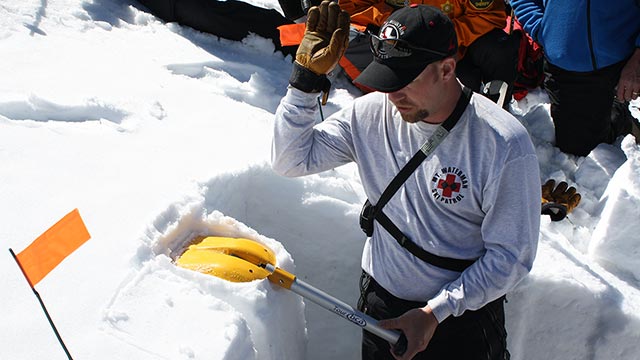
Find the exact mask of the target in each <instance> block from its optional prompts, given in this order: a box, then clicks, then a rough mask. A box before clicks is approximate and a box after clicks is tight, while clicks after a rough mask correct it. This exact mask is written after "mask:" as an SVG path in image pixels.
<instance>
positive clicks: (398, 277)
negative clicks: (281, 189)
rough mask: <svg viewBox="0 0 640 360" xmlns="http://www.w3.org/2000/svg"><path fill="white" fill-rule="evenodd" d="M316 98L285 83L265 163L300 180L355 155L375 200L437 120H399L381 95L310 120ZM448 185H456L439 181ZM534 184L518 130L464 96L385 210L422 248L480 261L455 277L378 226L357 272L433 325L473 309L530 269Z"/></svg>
mask: <svg viewBox="0 0 640 360" xmlns="http://www.w3.org/2000/svg"><path fill="white" fill-rule="evenodd" d="M316 97H317V94H307V93H304V92H301V91H299V90H297V89H294V88H290V89H289V90H288V92H287V94H286V96H285V97H284V98H283V99H282V101H281V103H280V106H279V107H278V110H277V112H276V119H275V126H274V137H273V148H272V167H273V169H274V170H275V171H276V172H278V173H280V174H282V175H285V176H302V175H307V174H313V173H318V172H321V171H325V170H328V169H332V168H334V167H336V166H339V165H343V164H346V163H348V162H351V161H355V162H356V163H357V165H358V171H359V175H360V178H361V181H362V185H363V187H364V191H365V193H366V195H367V197H368V198H369V200H370V201H371V203H373V204H375V203H376V202H377V201H378V199H379V198H380V195H381V194H382V192H383V191H384V189H385V188H386V187H387V185H388V184H389V182H390V181H391V180H392V179H393V178H394V177H395V176H396V174H397V173H398V172H399V171H400V169H402V167H403V166H404V165H405V164H406V163H407V162H408V161H409V159H410V158H411V157H412V156H413V155H414V154H415V153H416V152H417V151H418V149H419V148H420V147H421V146H422V145H423V143H424V142H425V141H426V140H427V139H428V138H429V136H430V135H431V134H432V133H433V131H434V130H435V128H436V127H437V125H432V124H428V123H424V122H419V123H415V124H410V123H407V122H405V121H403V120H402V118H401V116H400V114H399V113H398V111H397V110H396V108H395V106H394V105H393V104H392V103H391V102H390V101H389V100H388V99H387V96H386V95H385V94H382V93H371V94H367V95H365V96H362V97H360V98H357V99H356V100H355V101H354V103H353V104H352V105H351V106H349V107H347V108H344V109H342V110H341V111H339V112H337V113H335V114H333V115H332V116H331V117H329V118H328V119H326V120H325V121H324V122H321V123H317V124H316V121H315V119H317V111H318V105H317V103H316ZM454 183H456V184H458V185H459V186H457V187H451V186H446V185H447V184H454ZM540 189H541V185H540V174H539V165H538V160H537V157H536V154H535V149H534V147H533V144H532V143H531V139H530V138H529V134H528V133H527V131H526V129H525V128H524V127H523V126H522V125H521V124H520V123H519V122H518V121H517V120H516V119H515V118H513V117H512V116H511V115H510V114H508V113H507V112H505V111H503V110H502V109H500V108H499V107H498V106H496V105H495V104H494V103H492V102H491V101H489V100H488V99H486V98H484V97H482V96H480V95H477V94H474V95H473V96H472V98H471V101H470V103H469V106H468V107H467V109H466V110H465V112H464V113H463V114H462V116H461V118H460V120H459V121H458V123H457V125H456V126H455V127H454V128H453V130H452V131H451V133H450V134H449V136H448V137H447V138H446V139H445V140H444V141H443V142H442V143H441V144H440V145H439V146H438V147H437V148H436V149H435V151H434V152H433V153H432V154H431V156H429V157H428V158H427V159H426V160H425V161H424V162H423V163H422V164H421V165H420V166H419V167H418V169H417V170H416V171H415V172H414V173H413V174H412V175H411V176H410V177H409V179H408V180H407V181H406V182H405V183H404V184H403V186H402V187H401V188H400V190H399V191H398V192H397V193H396V194H395V195H394V196H393V198H392V199H391V200H390V201H389V203H387V205H386V206H385V208H384V212H385V214H386V215H387V216H388V217H389V218H390V219H391V220H392V221H393V222H394V223H395V224H396V225H397V226H398V227H399V228H400V229H401V230H402V232H403V233H404V234H405V235H406V236H407V237H409V238H410V239H411V240H413V241H414V242H415V243H416V244H418V245H419V246H420V247H422V248H423V249H425V250H427V251H429V252H431V253H433V254H436V255H440V256H444V257H450V258H457V259H478V261H476V262H475V263H474V264H473V265H472V266H470V267H469V268H468V269H466V270H465V271H464V272H463V273H458V272H454V271H449V270H444V269H441V268H438V267H435V266H433V265H430V264H427V263H425V262H423V261H422V260H420V259H418V258H416V257H415V256H414V255H412V254H411V253H409V252H408V251H407V250H406V249H404V248H402V247H401V246H400V245H399V244H398V243H397V242H396V240H395V239H394V238H393V237H392V236H391V235H390V234H389V233H388V232H387V231H386V230H385V229H384V228H383V227H382V226H381V225H380V224H379V223H377V222H376V223H375V230H374V233H373V236H372V237H371V238H368V239H367V241H366V243H365V246H364V250H363V255H362V268H363V269H364V270H365V271H366V272H367V273H369V274H370V275H371V276H373V278H374V279H376V281H377V282H378V283H380V284H381V285H382V286H383V287H384V288H385V289H387V290H388V291H389V292H391V293H392V294H394V295H395V296H397V297H400V298H403V299H406V300H413V301H423V302H424V301H427V302H428V304H429V305H430V307H431V308H432V310H433V312H434V314H435V315H436V318H437V319H438V321H443V320H444V319H445V318H447V317H448V316H449V315H454V316H459V315H461V314H462V313H463V312H464V311H465V310H467V309H470V310H475V309H478V308H480V307H482V306H484V305H485V304H487V303H488V302H490V301H492V300H494V299H496V298H498V297H500V296H502V295H504V294H505V293H507V292H508V291H509V290H511V289H512V288H513V287H514V286H515V285H516V284H517V283H518V282H519V281H520V280H521V279H522V278H523V277H524V276H525V275H526V274H527V273H528V272H529V270H530V269H531V266H532V264H533V260H534V258H535V254H536V249H537V241H538V235H539V227H540V197H541V194H540V192H541V190H540ZM354 226H357V225H356V224H354Z"/></svg>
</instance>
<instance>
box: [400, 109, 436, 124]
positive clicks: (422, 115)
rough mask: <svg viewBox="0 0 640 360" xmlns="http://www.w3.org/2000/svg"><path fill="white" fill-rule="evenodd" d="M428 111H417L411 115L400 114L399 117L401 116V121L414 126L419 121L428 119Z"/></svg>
mask: <svg viewBox="0 0 640 360" xmlns="http://www.w3.org/2000/svg"><path fill="white" fill-rule="evenodd" d="M429 115H430V114H429V110H427V109H418V110H417V111H416V112H414V113H411V114H402V113H401V114H400V116H402V120H404V121H406V122H408V123H410V124H415V123H418V122H421V121H424V120H425V119H426V118H428V117H429Z"/></svg>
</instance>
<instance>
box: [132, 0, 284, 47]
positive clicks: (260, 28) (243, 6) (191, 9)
mask: <svg viewBox="0 0 640 360" xmlns="http://www.w3.org/2000/svg"><path fill="white" fill-rule="evenodd" d="M139 2H140V3H141V4H142V5H144V6H146V7H147V8H149V10H150V11H151V13H152V14H153V15H155V16H157V17H159V18H161V19H162V20H164V21H167V22H177V23H179V24H182V25H186V26H190V27H192V28H194V29H196V30H199V31H202V32H206V33H209V34H213V35H216V36H219V37H221V38H225V39H229V40H242V39H244V38H245V37H246V36H247V35H249V33H250V32H252V33H255V34H257V35H260V36H262V37H264V38H268V39H271V40H272V41H273V43H274V45H275V46H276V50H281V49H282V47H281V45H280V32H279V31H278V29H277V27H278V26H280V25H285V24H292V23H293V21H291V20H289V19H287V18H285V17H284V16H282V15H281V14H280V13H279V12H278V11H277V10H273V9H265V8H261V7H258V6H253V5H251V4H248V3H245V2H242V1H237V0H225V1H217V0H139Z"/></svg>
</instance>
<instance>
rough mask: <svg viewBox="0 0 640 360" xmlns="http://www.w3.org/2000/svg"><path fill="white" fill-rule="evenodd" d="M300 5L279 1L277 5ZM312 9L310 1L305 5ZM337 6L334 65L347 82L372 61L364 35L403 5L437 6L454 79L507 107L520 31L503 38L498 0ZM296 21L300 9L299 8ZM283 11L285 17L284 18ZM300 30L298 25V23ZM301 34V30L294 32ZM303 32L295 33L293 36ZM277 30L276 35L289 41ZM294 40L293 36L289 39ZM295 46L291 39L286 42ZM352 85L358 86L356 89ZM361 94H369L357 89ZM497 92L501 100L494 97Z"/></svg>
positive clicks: (345, 2)
mask: <svg viewBox="0 0 640 360" xmlns="http://www.w3.org/2000/svg"><path fill="white" fill-rule="evenodd" d="M292 1H293V2H301V3H302V2H304V1H300V0H281V1H280V3H281V4H283V3H289V2H292ZM307 2H308V3H310V4H313V3H314V1H313V0H309V1H307ZM338 2H339V4H340V7H341V8H342V9H343V10H345V11H346V12H347V13H349V15H350V17H351V20H350V21H351V34H350V37H349V47H348V48H347V50H346V53H345V55H344V56H343V57H342V59H341V60H340V65H341V67H342V68H343V69H344V72H345V74H346V75H347V77H348V78H349V79H351V80H353V79H355V78H356V77H357V76H358V75H359V74H360V72H362V70H363V69H364V68H365V67H366V66H367V65H368V64H369V63H370V62H371V61H372V60H373V57H372V55H371V52H370V51H369V41H370V40H369V31H370V32H372V33H377V29H378V28H379V27H380V26H381V25H382V23H383V22H384V21H385V20H386V19H387V18H388V17H389V15H391V13H392V12H394V11H395V10H397V9H399V8H402V7H403V6H406V5H409V4H427V5H431V6H435V7H438V8H439V9H440V10H442V12H444V13H445V14H447V16H449V18H450V19H451V20H452V22H453V24H454V27H455V30H456V35H457V36H458V54H457V58H458V65H457V69H458V70H457V76H458V78H459V79H460V81H461V82H462V83H463V84H464V85H466V86H468V87H469V88H471V89H472V90H474V91H476V92H482V93H484V94H485V95H487V96H488V97H490V98H491V99H493V100H494V101H496V102H499V103H501V104H502V105H503V107H504V108H507V107H508V104H509V99H511V93H512V87H513V82H514V80H515V77H516V62H517V58H518V46H519V43H520V37H519V36H520V35H521V33H520V32H515V33H514V34H513V35H509V34H507V33H506V32H505V31H504V30H503V29H504V28H505V27H506V25H507V24H506V19H507V11H506V10H505V1H504V0H411V1H408V0H407V1H406V2H405V1H404V0H339V1H338ZM301 10H302V12H300V11H299V12H298V16H302V15H303V12H304V10H305V9H304V5H302V6H301ZM286 15H287V14H286V12H285V16H286ZM300 25H303V24H300ZM300 30H302V31H300ZM303 31H304V29H303V28H302V29H298V35H297V36H298V37H300V38H301V34H302V32H303ZM290 35H292V32H289V33H288V34H287V30H285V29H282V28H281V38H282V36H285V37H286V36H290ZM292 38H293V39H295V38H296V35H294V36H293V37H292ZM292 43H295V40H292ZM356 86H358V85H357V84H356ZM359 87H360V88H361V89H362V90H364V91H365V92H368V91H369V89H366V88H363V87H361V86H359ZM500 90H502V98H500V94H501V93H500Z"/></svg>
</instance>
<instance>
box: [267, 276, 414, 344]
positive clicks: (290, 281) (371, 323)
mask: <svg viewBox="0 0 640 360" xmlns="http://www.w3.org/2000/svg"><path fill="white" fill-rule="evenodd" d="M265 269H266V270H267V271H269V272H271V273H272V274H274V275H275V276H269V280H271V281H272V282H274V283H276V284H278V285H280V286H282V287H284V288H287V289H289V290H291V291H293V292H294V293H296V294H298V295H300V296H302V297H303V298H305V299H308V300H311V301H313V302H314V303H316V304H318V305H320V306H321V307H323V308H325V309H326V310H329V311H330V312H332V313H334V314H336V315H338V316H340V317H342V318H344V319H346V320H349V321H350V322H351V323H353V324H355V325H357V326H359V327H361V328H363V329H364V330H367V331H368V332H370V333H372V334H374V335H377V336H379V337H381V338H383V339H385V340H387V341H388V342H389V343H390V344H392V349H393V352H394V353H395V354H396V355H402V354H404V352H405V351H406V350H407V338H406V337H405V335H404V333H402V332H399V331H394V330H389V329H383V328H381V327H380V325H378V320H376V319H374V318H372V317H371V316H369V315H367V314H365V313H363V312H360V311H358V310H356V309H354V308H353V307H352V306H351V305H349V304H347V303H345V302H343V301H341V300H339V299H336V298H335V297H333V296H331V295H329V294H327V293H325V292H324V291H322V290H320V289H317V288H315V287H313V286H311V285H309V284H307V283H305V282H304V281H302V280H298V279H297V278H296V277H295V276H294V275H292V274H289V273H287V272H285V271H284V270H282V269H280V268H277V267H275V266H273V265H271V264H266V265H265Z"/></svg>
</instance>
